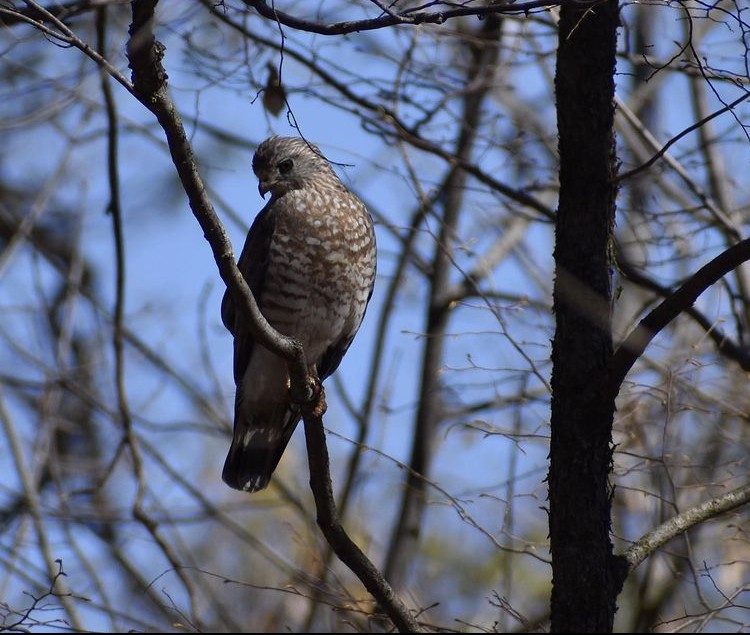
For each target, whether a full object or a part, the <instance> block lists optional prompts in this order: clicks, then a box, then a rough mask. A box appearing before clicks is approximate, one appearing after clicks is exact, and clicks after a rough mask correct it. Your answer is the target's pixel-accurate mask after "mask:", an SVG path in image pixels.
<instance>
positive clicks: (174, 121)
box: [127, 0, 421, 632]
mask: <svg viewBox="0 0 750 635" xmlns="http://www.w3.org/2000/svg"><path fill="white" fill-rule="evenodd" d="M156 3H157V0H134V1H133V2H132V5H131V6H132V11H133V22H132V24H131V27H130V40H129V41H128V50H127V52H128V59H129V62H130V68H131V69H132V71H133V86H134V93H135V95H136V97H137V98H138V99H139V101H140V102H141V103H142V104H143V105H144V106H146V108H148V109H149V110H150V111H151V112H152V113H153V114H154V115H155V116H156V118H157V120H158V121H159V124H160V125H161V127H162V128H163V130H164V132H165V134H166V137H167V143H168V145H169V150H170V153H171V155H172V160H173V162H174V165H175V167H176V169H177V173H178V175H179V177H180V180H181V182H182V185H183V188H184V189H185V192H186V194H187V196H188V199H189V202H190V208H191V209H192V211H193V214H194V216H195V217H196V219H197V220H198V223H199V224H200V226H201V227H202V229H203V232H204V236H205V238H206V240H207V241H208V243H209V245H210V246H211V250H212V251H213V254H214V259H215V260H216V264H217V265H218V268H219V273H220V275H221V277H222V279H223V280H224V282H225V283H226V285H227V287H228V288H229V289H230V291H231V293H232V294H233V297H234V300H235V302H236V305H237V306H238V307H239V309H240V310H241V311H243V312H244V314H245V315H246V316H247V317H248V318H249V322H250V326H251V328H252V331H253V335H254V336H255V337H256V338H257V340H258V342H259V343H260V344H262V345H263V346H265V347H266V348H268V349H269V350H271V351H272V352H274V353H275V354H277V355H279V356H280V357H283V358H284V359H285V360H286V361H287V363H288V364H289V371H290V376H291V384H292V385H291V392H292V398H293V399H294V400H295V401H297V402H298V403H301V404H306V406H304V407H305V409H306V411H307V412H306V414H305V432H306V435H307V437H308V455H309V461H310V484H311V487H312V490H313V495H314V497H315V503H316V507H317V511H318V524H319V526H320V527H321V530H322V531H323V533H324V535H325V536H326V538H327V539H328V540H329V542H330V543H331V545H332V547H333V549H334V550H335V551H336V553H337V555H339V557H340V558H341V559H342V561H343V562H344V563H345V564H346V565H347V566H349V567H350V568H351V569H352V571H354V573H355V574H357V576H359V578H360V580H361V581H362V583H363V584H364V585H365V587H366V588H367V589H368V591H370V592H371V593H372V594H373V596H374V597H375V599H376V600H377V601H378V602H379V603H380V604H381V606H383V607H384V608H385V609H386V611H387V612H388V614H389V616H390V617H391V619H392V620H393V622H394V624H396V626H397V627H398V628H399V630H401V631H404V632H414V631H419V630H421V629H420V627H419V624H418V623H417V622H416V620H415V619H414V618H413V617H412V616H411V614H410V613H409V611H408V609H407V608H406V606H405V605H404V604H403V602H402V601H401V600H400V599H399V598H397V597H396V596H395V594H394V593H393V590H392V589H391V587H390V585H389V584H388V583H387V582H386V581H385V579H384V578H383V576H382V574H381V573H380V572H379V571H378V570H377V569H376V568H375V567H374V565H373V564H372V563H371V562H370V561H369V560H368V559H367V557H366V556H365V555H364V554H363V553H362V552H361V551H360V550H359V548H358V547H357V546H356V545H355V544H354V543H353V542H352V541H351V539H350V538H349V536H348V535H347V534H346V532H345V531H344V529H343V527H342V526H341V523H340V522H339V521H338V516H337V513H336V508H335V504H334V502H333V493H332V487H331V477H330V472H329V461H328V451H327V448H326V445H325V435H324V434H323V424H322V420H321V417H322V413H323V412H324V410H325V406H324V401H320V406H321V407H319V408H316V407H315V406H317V405H318V402H317V401H314V400H313V399H312V397H313V394H312V386H311V384H310V380H309V378H308V375H307V364H306V362H305V353H304V350H303V348H302V346H301V344H300V343H299V342H297V341H296V340H294V339H292V338H289V337H284V336H283V335H281V334H279V333H278V332H276V331H275V330H274V329H273V328H272V327H271V325H270V324H268V322H267V321H266V319H265V318H264V317H263V315H262V314H261V312H260V309H259V308H258V305H257V303H256V301H255V298H254V297H253V294H252V292H251V291H250V288H249V287H248V285H247V282H246V281H245V279H244V278H243V277H242V274H241V273H240V271H239V269H238V268H237V264H236V262H235V259H234V254H233V251H232V246H231V243H230V242H229V238H228V237H227V234H226V231H225V229H224V227H223V226H222V224H221V222H220V220H219V218H218V216H217V215H216V212H215V211H214V209H213V205H212V204H211V201H210V200H209V199H208V196H207V194H206V188H205V185H204V184H203V181H202V179H201V177H200V174H199V172H198V167H197V165H196V161H195V156H194V154H193V151H192V147H191V145H190V142H189V140H188V138H187V135H186V133H185V129H184V127H183V125H182V122H181V119H180V116H179V113H178V112H177V108H176V106H175V104H174V102H173V101H172V99H171V97H170V95H169V91H168V88H167V74H166V72H165V70H164V67H163V66H162V63H161V59H162V57H163V56H164V50H165V49H164V45H163V44H161V43H160V42H158V41H157V40H156V39H155V37H154V34H153V29H152V25H153V20H154V8H155V6H156ZM319 398H320V399H322V392H321V393H320V395H319ZM313 402H314V403H313Z"/></svg>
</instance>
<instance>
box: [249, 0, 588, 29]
mask: <svg viewBox="0 0 750 635" xmlns="http://www.w3.org/2000/svg"><path fill="white" fill-rule="evenodd" d="M243 1H244V3H245V4H246V5H247V6H249V7H252V8H254V9H255V10H256V11H257V12H258V13H260V15H262V16H263V17H264V18H268V19H269V20H273V21H274V22H279V23H280V24H283V25H284V26H288V27H290V28H292V29H296V30H298V31H308V32H311V33H319V34H320V35H343V34H345V33H354V32H359V31H373V30H375V29H382V28H384V27H390V26H395V25H397V24H407V25H411V26H416V25H419V24H443V23H444V22H446V21H447V20H450V19H452V18H460V17H466V16H476V17H478V18H483V17H485V16H488V15H491V14H496V15H499V14H503V15H519V14H528V13H530V12H532V11H537V10H544V9H548V8H549V7H556V6H560V5H571V6H580V7H593V6H596V5H597V4H601V2H602V0H532V1H531V2H520V3H517V4H512V3H510V2H508V3H504V2H490V3H486V4H485V3H482V4H481V5H478V6H474V7H469V6H464V7H459V8H452V9H446V10H445V11H419V10H417V9H414V8H412V9H405V10H404V11H402V12H401V13H396V12H394V11H389V12H387V13H384V14H381V15H380V16H378V17H377V18H369V19H366V20H350V21H344V22H331V23H329V24H323V23H320V22H313V21H311V20H305V19H302V18H298V17H295V16H293V15H291V14H289V13H286V12H284V11H279V10H278V9H276V8H275V7H274V6H272V5H269V4H268V3H267V2H266V1H265V0H243Z"/></svg>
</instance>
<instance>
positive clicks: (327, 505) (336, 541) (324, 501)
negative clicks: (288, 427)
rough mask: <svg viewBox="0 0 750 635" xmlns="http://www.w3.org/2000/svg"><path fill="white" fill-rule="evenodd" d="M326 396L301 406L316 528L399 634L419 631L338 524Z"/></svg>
mask: <svg viewBox="0 0 750 635" xmlns="http://www.w3.org/2000/svg"><path fill="white" fill-rule="evenodd" d="M324 412H325V394H324V392H323V390H322V387H321V391H320V395H319V397H318V400H317V402H314V403H308V404H306V405H305V406H304V407H303V420H304V422H305V441H306V443H307V460H308V462H309V466H310V489H311V490H312V493H313V496H314V498H315V508H316V510H317V522H318V527H320V530H321V531H322V532H323V535H324V536H325V538H326V540H327V541H328V544H329V545H330V546H331V548H332V549H333V550H334V551H335V552H336V555H337V556H338V557H339V559H340V560H341V562H343V563H344V564H345V565H346V566H347V567H349V569H351V570H352V571H353V572H354V573H355V574H356V575H357V577H358V578H359V579H360V580H361V582H362V584H364V585H365V588H366V589H367V590H368V591H369V592H370V594H371V595H372V596H373V597H374V598H375V599H376V600H377V602H378V604H379V605H380V606H381V607H382V608H383V609H384V610H385V612H386V613H387V614H388V617H390V618H391V620H392V621H393V623H394V624H395V626H396V628H398V630H399V631H400V632H402V633H418V632H422V628H421V627H420V626H419V623H418V622H417V620H416V619H415V618H414V616H413V615H412V614H411V613H410V612H409V609H408V608H407V607H406V605H405V604H404V603H403V602H402V601H401V599H400V598H399V597H398V596H397V595H396V594H395V593H394V591H393V588H392V587H391V585H390V584H388V581H387V580H386V579H385V577H384V576H383V574H382V573H380V571H379V570H378V569H377V567H375V565H374V564H372V562H370V560H369V558H368V557H367V556H366V555H365V554H364V553H363V552H362V551H361V549H360V548H359V547H358V546H357V545H356V544H354V542H353V541H352V539H351V538H349V536H348V535H347V533H346V531H345V530H344V528H343V527H342V525H341V521H340V520H339V516H338V512H337V511H336V502H335V500H334V497H333V486H332V484H331V475H330V470H329V460H328V448H327V446H326V437H325V431H324V429H323V419H322V416H323V413H324Z"/></svg>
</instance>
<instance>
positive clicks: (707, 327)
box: [617, 251, 750, 372]
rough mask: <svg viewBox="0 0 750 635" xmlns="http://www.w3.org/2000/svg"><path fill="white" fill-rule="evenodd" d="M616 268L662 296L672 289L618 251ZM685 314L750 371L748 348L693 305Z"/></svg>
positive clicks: (667, 295)
mask: <svg viewBox="0 0 750 635" xmlns="http://www.w3.org/2000/svg"><path fill="white" fill-rule="evenodd" d="M617 268H618V269H619V270H620V272H621V273H622V274H623V276H624V277H625V278H626V279H627V280H629V281H630V282H632V283H634V284H637V285H638V286H639V287H641V288H643V289H648V290H649V291H653V292H654V293H657V294H658V295H660V296H661V297H663V298H668V297H669V296H671V295H672V293H673V290H672V289H669V288H667V287H664V286H662V285H660V284H659V283H658V282H656V281H655V280H653V279H652V278H649V277H648V276H647V275H645V274H643V273H642V272H640V271H638V269H637V268H636V267H634V266H633V265H632V264H631V263H630V262H629V261H628V260H627V259H626V258H625V257H624V256H623V254H622V252H620V251H618V253H617ZM685 314H686V315H688V316H690V317H691V318H692V319H693V320H694V321H695V322H696V323H697V324H699V325H700V327H701V328H702V329H703V330H704V331H705V332H706V335H708V337H710V338H711V339H712V340H713V342H714V344H715V345H716V348H717V349H718V350H719V352H720V353H721V354H722V355H724V356H726V357H727V358H728V359H731V360H733V361H735V362H737V363H738V364H739V365H740V367H742V369H743V370H746V371H748V372H750V350H748V349H747V348H744V347H742V346H740V345H739V344H737V342H735V341H734V340H732V338H730V337H729V336H728V335H727V334H726V333H725V332H724V331H723V330H722V329H721V328H719V327H718V326H716V323H715V322H714V321H712V320H710V319H709V318H708V316H706V315H704V314H703V313H702V312H701V311H699V310H698V309H696V308H695V307H694V306H690V307H687V308H686V309H685Z"/></svg>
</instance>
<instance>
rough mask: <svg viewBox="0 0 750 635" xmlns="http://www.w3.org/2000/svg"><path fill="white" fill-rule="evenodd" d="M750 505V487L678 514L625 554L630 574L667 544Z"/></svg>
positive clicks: (749, 485) (641, 539) (743, 487)
mask: <svg viewBox="0 0 750 635" xmlns="http://www.w3.org/2000/svg"><path fill="white" fill-rule="evenodd" d="M748 502H750V484H747V485H743V486H742V487H738V488H737V489H734V490H732V491H731V492H727V493H726V494H722V495H721V496H717V497H716V498H712V499H711V500H707V501H705V502H703V503H701V504H700V505H696V506H695V507H691V508H690V509H688V510H686V511H684V512H682V513H681V514H677V516H674V517H672V518H670V519H669V520H668V521H666V522H665V523H662V524H661V525H659V526H658V527H656V528H655V529H652V530H651V531H649V532H648V533H647V534H646V535H645V536H643V537H642V538H640V539H639V540H637V541H636V542H635V544H633V545H632V546H631V547H630V548H629V549H628V550H627V551H626V552H625V553H624V554H623V555H624V557H625V559H626V560H627V563H628V568H629V570H630V571H632V570H633V569H635V568H636V567H637V566H638V565H639V564H641V562H643V561H644V560H645V559H646V558H648V556H650V555H651V554H652V553H654V552H655V551H657V550H658V549H659V548H660V547H662V546H663V545H665V544H666V543H667V542H669V541H670V540H672V538H675V537H676V536H679V535H680V534H682V533H684V532H686V531H688V530H689V529H690V528H691V527H694V526H695V525H697V524H698V523H702V522H704V521H706V520H709V519H711V518H715V517H716V516H719V515H720V514H724V513H726V512H728V511H731V510H733V509H737V508H738V507H740V506H742V505H745V504H747V503H748Z"/></svg>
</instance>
